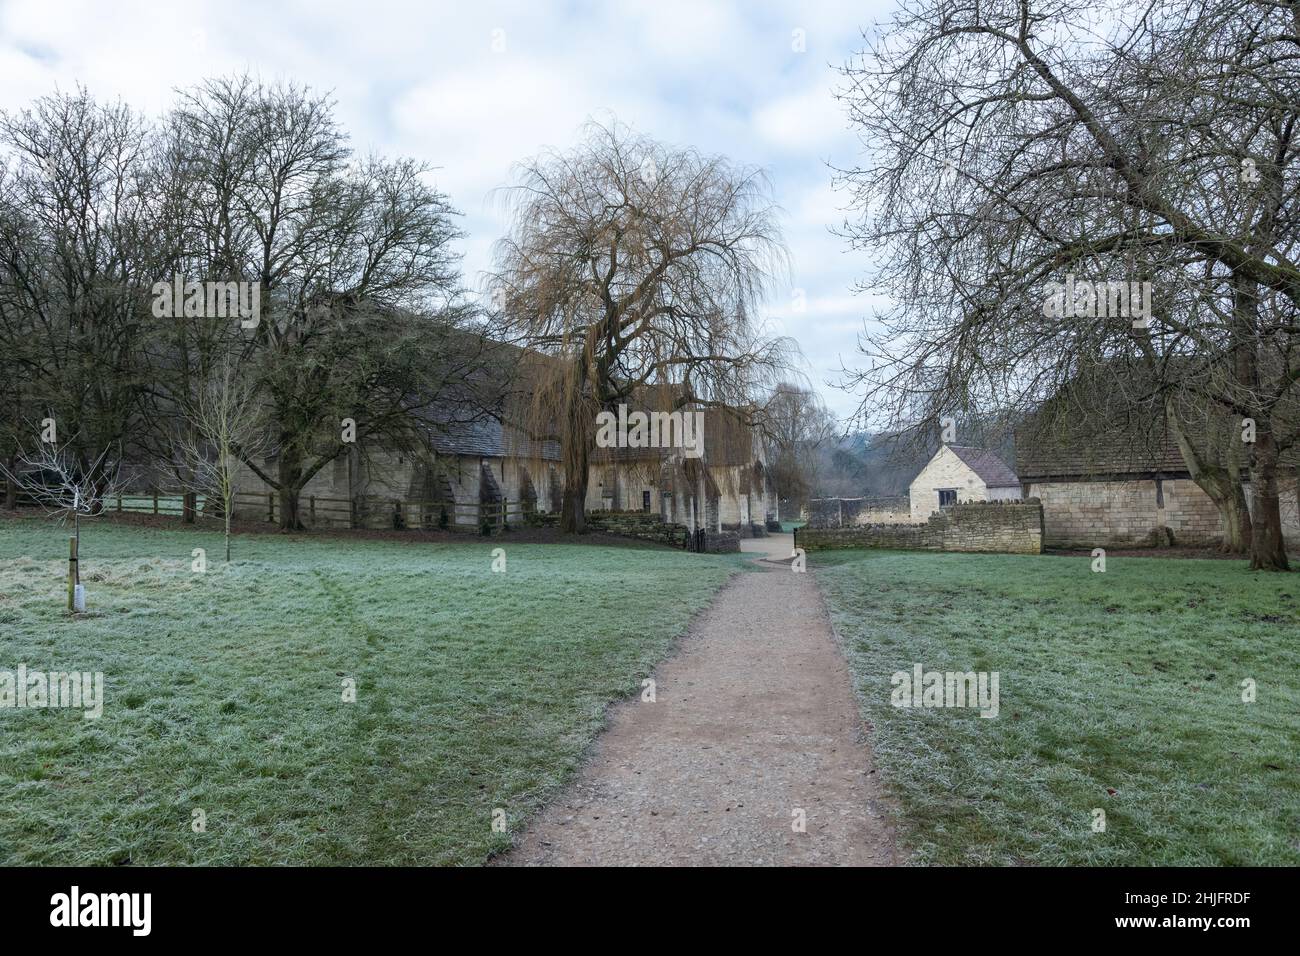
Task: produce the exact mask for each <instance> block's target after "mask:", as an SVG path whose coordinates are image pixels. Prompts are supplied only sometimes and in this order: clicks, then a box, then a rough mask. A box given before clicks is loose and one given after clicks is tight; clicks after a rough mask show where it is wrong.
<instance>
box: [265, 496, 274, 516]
mask: <svg viewBox="0 0 1300 956" xmlns="http://www.w3.org/2000/svg"><path fill="white" fill-rule="evenodd" d="M266 520H267V521H270V522H274V521H275V492H274V491H268V492H267V493H266Z"/></svg>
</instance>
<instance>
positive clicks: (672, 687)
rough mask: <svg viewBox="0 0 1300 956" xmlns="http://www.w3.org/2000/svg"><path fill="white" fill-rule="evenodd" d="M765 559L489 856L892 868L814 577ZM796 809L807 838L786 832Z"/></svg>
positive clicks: (867, 758)
mask: <svg viewBox="0 0 1300 956" xmlns="http://www.w3.org/2000/svg"><path fill="white" fill-rule="evenodd" d="M776 550H778V551H779V550H780V548H779V547H778V548H777V549H776ZM789 553H790V552H789V548H788V544H787V545H785V552H784V554H785V556H787V560H788V555H789ZM761 564H762V566H763V568H764V570H763V571H760V572H758V573H753V574H741V575H737V576H736V577H735V578H733V579H732V581H731V582H730V583H729V584H728V585H727V586H726V587H724V588H723V590H722V591H721V592H720V593H719V595H718V597H717V598H716V599H715V601H714V603H713V605H712V606H711V607H710V608H709V609H708V610H707V611H705V612H704V613H703V614H702V615H700V616H699V617H698V618H696V620H695V623H694V626H693V627H692V629H691V632H690V633H689V634H688V635H687V636H686V637H684V638H683V640H682V644H681V648H680V651H679V652H678V653H677V654H676V655H675V656H674V657H672V658H671V659H670V660H668V661H666V662H665V663H664V664H662V665H661V666H660V667H659V669H658V670H657V671H656V672H655V674H654V678H655V681H656V687H655V692H656V698H657V699H656V701H655V702H654V703H648V702H644V701H642V700H641V699H640V697H638V698H636V699H634V700H631V701H628V702H625V703H622V704H619V705H618V706H616V707H615V708H614V709H613V710H612V711H611V714H610V723H609V728H608V730H607V731H606V732H605V733H604V734H603V735H602V736H601V737H600V739H599V740H598V742H597V743H596V745H595V748H594V752H593V755H592V758H591V760H590V761H589V762H588V764H587V765H586V767H585V768H584V769H583V770H582V771H581V772H580V775H579V778H578V780H577V781H576V783H575V784H574V785H572V786H570V787H569V788H568V789H567V790H566V791H565V792H564V793H562V794H561V795H560V797H559V798H558V799H557V800H556V801H555V802H554V803H553V804H551V805H550V806H549V807H548V808H547V809H545V810H544V811H543V812H542V813H541V814H540V815H539V816H538V818H537V819H536V820H535V821H534V822H533V823H532V825H531V826H530V827H529V828H528V830H527V831H526V832H525V833H524V835H523V837H522V838H521V840H520V843H519V845H518V846H517V847H516V848H515V850H513V851H512V852H511V853H509V854H508V855H506V856H505V857H503V858H502V859H501V860H499V861H498V862H500V863H503V864H506V865H516V866H518V865H614V866H618V865H662V866H682V865H888V864H893V863H897V862H898V860H899V853H898V851H897V849H896V847H895V844H894V837H893V834H892V832H891V831H890V829H889V827H888V826H887V825H886V822H885V820H884V818H883V814H882V810H881V807H880V801H881V796H880V785H879V783H878V778H877V776H876V774H875V771H874V770H873V769H872V762H871V753H870V750H869V748H868V747H867V745H866V743H865V741H864V739H863V733H862V724H861V721H860V719H859V716H858V710H857V706H856V704H855V702H854V700H853V696H852V692H851V689H850V685H849V675H848V669H847V668H846V666H845V664H844V660H843V658H842V657H841V655H840V653H839V650H838V648H837V647H836V645H835V641H834V638H833V636H832V634H831V630H830V624H829V621H828V619H827V617H826V610H825V607H824V606H823V604H822V600H821V595H820V593H819V592H818V590H817V586H816V584H815V583H814V581H813V577H812V575H811V574H806V573H805V574H795V573H793V572H791V570H790V568H789V564H788V563H787V564H785V565H784V566H781V565H776V564H773V563H770V562H768V561H763V562H761ZM795 810H802V811H803V812H804V816H805V819H806V829H805V832H802V833H800V832H795V829H794V825H795V823H796V820H797V818H796V815H795V813H794V811H795Z"/></svg>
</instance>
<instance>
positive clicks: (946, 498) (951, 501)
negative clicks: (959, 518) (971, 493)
mask: <svg viewBox="0 0 1300 956" xmlns="http://www.w3.org/2000/svg"><path fill="white" fill-rule="evenodd" d="M956 503H957V489H956V488H940V489H939V507H940V508H943V507H946V506H947V505H955V504H956Z"/></svg>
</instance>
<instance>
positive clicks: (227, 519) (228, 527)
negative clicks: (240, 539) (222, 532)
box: [226, 508, 231, 564]
mask: <svg viewBox="0 0 1300 956" xmlns="http://www.w3.org/2000/svg"><path fill="white" fill-rule="evenodd" d="M230 511H231V509H230V508H227V509H226V564H229V563H230Z"/></svg>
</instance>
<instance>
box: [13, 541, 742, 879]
mask: <svg viewBox="0 0 1300 956" xmlns="http://www.w3.org/2000/svg"><path fill="white" fill-rule="evenodd" d="M220 542H221V539H220V536H219V534H217V533H213V532H206V531H182V530H175V531H173V530H155V529H146V528H140V527H128V526H125V525H114V524H112V523H108V522H104V521H93V522H86V523H85V524H84V525H83V534H82V544H81V557H82V581H83V583H84V584H85V585H86V588H87V591H88V595H89V604H88V613H87V614H85V615H84V616H81V617H79V618H78V619H76V620H70V619H69V617H68V616H67V614H66V612H65V611H64V603H65V593H66V592H65V585H64V579H63V573H64V568H65V565H64V563H62V562H60V561H59V560H58V558H59V556H60V555H66V553H67V550H66V549H67V537H66V531H64V530H60V529H57V528H55V527H53V526H52V525H50V524H48V523H46V522H41V521H37V520H27V519H24V520H0V670H10V671H14V670H16V669H17V665H18V664H20V663H24V664H26V665H27V667H28V668H29V669H45V670H79V671H102V672H103V673H104V680H105V697H106V704H105V707H104V713H103V716H102V718H100V719H99V720H86V719H84V718H83V716H82V715H81V713H80V712H75V711H71V710H55V709H44V710H39V709H28V710H19V709H14V708H5V709H0V864H24V863H29V864H30V863H37V864H124V863H135V864H156V863H173V864H250V863H259V864H268V863H286V864H326V863H337V864H360V863H369V864H448V863H452V864H473V863H480V862H482V861H483V860H484V859H485V858H487V856H488V855H489V854H490V853H491V852H493V851H495V850H500V849H502V848H504V847H506V846H508V845H509V842H510V835H509V834H508V833H506V834H500V833H493V832H492V829H491V823H492V815H493V810H494V809H496V808H501V809H503V810H504V811H505V813H506V822H507V824H508V826H509V828H510V830H512V831H517V830H518V828H519V827H520V825H521V823H522V822H523V821H524V820H525V819H526V817H527V816H528V814H529V813H531V812H533V811H534V810H536V809H537V808H538V807H539V805H540V804H541V803H542V802H543V801H544V800H545V799H546V798H547V797H549V796H551V795H553V794H554V793H555V792H556V790H557V789H558V788H559V786H560V785H561V784H562V782H563V781H564V780H565V778H566V777H567V776H568V775H569V774H570V773H571V772H572V771H573V769H574V768H575V767H576V765H577V764H578V762H579V760H580V758H581V755H582V753H583V751H584V749H585V748H586V747H587V745H588V744H589V743H590V741H591V740H592V738H593V737H594V736H595V735H596V734H597V733H598V731H599V730H600V728H601V726H602V723H603V712H604V709H605V707H606V705H607V704H608V703H609V702H610V701H612V700H614V699H616V698H619V697H622V696H624V695H626V694H628V693H631V692H633V691H635V690H639V688H640V681H641V679H642V678H643V677H644V676H645V675H646V674H647V673H648V672H649V671H650V670H651V668H652V667H653V665H654V664H655V663H656V662H657V661H659V660H660V659H661V658H662V657H663V656H664V655H665V653H666V652H667V650H668V649H669V646H670V644H671V642H672V640H673V638H674V637H675V636H676V635H678V634H679V633H680V632H681V631H682V630H683V628H684V626H685V624H686V623H687V621H688V619H689V618H690V616H691V615H692V614H693V613H694V612H695V611H696V610H698V609H699V608H701V607H702V606H704V605H705V604H706V603H707V602H708V600H709V599H710V598H711V596H712V595H713V593H714V592H715V590H716V589H717V588H718V587H719V586H720V585H721V584H722V583H723V582H724V581H725V580H726V578H727V577H728V576H729V574H731V573H732V572H734V571H735V570H736V569H737V568H739V567H740V566H741V559H740V557H739V556H707V555H695V554H685V553H681V552H672V551H665V550H646V549H639V548H630V547H629V548H617V547H616V548H610V547H594V546H584V545H537V544H533V545H530V544H512V543H511V541H510V538H509V537H508V536H503V537H498V538H493V539H491V540H490V541H486V540H485V541H478V542H474V543H470V542H464V543H448V544H431V543H427V542H422V543H421V542H400V541H382V540H365V541H362V540H349V539H345V538H312V537H301V538H289V537H283V536H280V535H275V534H265V535H249V536H241V537H238V538H237V539H236V540H235V544H234V556H235V562H234V563H233V564H232V565H230V566H229V567H227V566H225V565H224V564H223V563H222V561H221V560H220V556H221V553H222V552H221V544H220ZM195 547H205V548H206V549H207V557H208V570H207V572H206V573H204V574H197V573H194V572H192V571H191V561H192V558H191V549H193V548H195ZM498 547H503V548H504V549H505V552H506V560H507V567H506V571H505V573H493V572H492V570H491V564H492V550H493V549H494V548H498ZM345 677H346V678H352V679H354V680H355V681H356V688H357V690H356V694H357V700H356V702H355V703H345V702H344V701H343V699H342V698H343V691H342V682H343V680H344V678H345ZM195 810H202V811H203V812H204V814H205V815H206V827H207V828H206V832H203V833H195V832H193V829H192V827H191V821H192V819H193V813H194V811H195Z"/></svg>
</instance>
